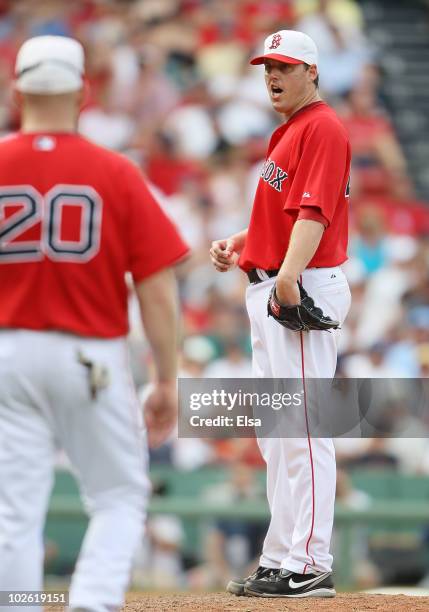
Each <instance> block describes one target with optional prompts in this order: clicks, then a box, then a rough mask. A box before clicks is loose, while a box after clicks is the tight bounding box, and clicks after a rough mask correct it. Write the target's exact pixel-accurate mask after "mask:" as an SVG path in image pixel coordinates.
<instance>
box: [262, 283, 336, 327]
mask: <svg viewBox="0 0 429 612" xmlns="http://www.w3.org/2000/svg"><path fill="white" fill-rule="evenodd" d="M298 287H299V292H300V294H301V304H298V305H296V306H283V305H282V304H280V302H279V301H278V299H277V295H276V286H275V285H273V288H272V289H271V292H270V297H269V298H268V304H267V310H268V316H269V317H273V319H275V320H276V321H277V323H280V325H283V327H286V329H290V330H291V331H310V330H319V331H329V330H331V329H338V328H339V326H340V324H339V322H338V321H333V320H332V319H331V318H330V317H328V316H326V315H325V314H324V313H323V310H322V309H321V308H318V307H317V306H316V305H315V304H314V300H313V298H311V297H310V296H309V295H308V293H307V292H306V290H305V289H304V287H303V286H302V285H301V283H298Z"/></svg>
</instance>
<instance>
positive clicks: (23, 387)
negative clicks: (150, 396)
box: [0, 330, 149, 612]
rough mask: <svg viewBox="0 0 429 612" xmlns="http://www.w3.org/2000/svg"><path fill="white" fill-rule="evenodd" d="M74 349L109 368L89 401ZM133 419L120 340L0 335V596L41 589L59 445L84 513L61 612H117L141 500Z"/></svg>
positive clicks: (140, 461)
mask: <svg viewBox="0 0 429 612" xmlns="http://www.w3.org/2000/svg"><path fill="white" fill-rule="evenodd" d="M78 351H81V353H82V355H83V356H84V357H85V358H86V359H89V360H92V361H93V362H96V363H99V364H103V366H105V367H106V368H107V369H108V372H109V376H110V383H109V385H108V386H107V387H106V388H103V389H100V390H99V391H98V393H97V397H96V399H92V398H91V394H90V388H89V371H88V368H87V367H85V366H84V365H82V364H81V363H79V361H78V357H77V356H78ZM142 421H143V419H142V411H141V408H140V406H139V403H138V400H137V397H136V395H135V392H134V387H133V384H132V381H131V378H130V375H129V373H128V367H127V350H126V343H125V340H124V339H123V338H121V339H114V340H98V339H83V338H78V337H77V336H71V335H68V334H62V333H54V332H32V331H27V330H2V331H0V560H1V562H0V590H8V591H9V590H40V589H42V588H43V527H44V522H45V515H46V510H47V507H48V502H49V496H50V492H51V488H52V483H53V466H54V460H55V453H56V449H57V448H59V447H62V448H63V449H64V450H65V451H66V453H67V455H68V457H69V459H70V461H71V463H72V466H73V468H74V471H75V474H76V476H77V479H78V482H79V485H80V489H81V492H82V496H83V499H84V503H85V506H86V509H87V511H88V512H89V515H90V522H89V526H88V530H87V532H86V535H85V538H84V541H83V545H82V548H81V551H80V555H79V559H78V561H77V565H76V569H75V572H74V574H73V577H72V582H71V587H70V607H71V608H74V607H84V608H87V609H89V610H91V611H93V612H113V611H116V610H119V609H120V608H121V606H122V604H123V602H124V596H125V591H126V588H127V586H128V583H129V579H130V572H131V564H132V560H133V556H134V552H135V549H136V547H137V546H138V544H139V543H140V542H141V539H142V537H143V526H144V519H145V509H146V502H147V498H148V493H149V481H148V478H147V475H146V474H147V456H146V443H145V442H146V441H145V430H144V427H143V423H142ZM36 609H37V608H35V607H34V606H33V607H29V608H28V610H29V611H32V612H34V611H35V610H36ZM21 610H22V608H21Z"/></svg>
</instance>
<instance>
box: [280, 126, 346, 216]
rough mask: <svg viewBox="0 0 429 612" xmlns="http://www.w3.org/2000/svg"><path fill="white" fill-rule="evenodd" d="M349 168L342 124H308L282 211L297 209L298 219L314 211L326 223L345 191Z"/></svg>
mask: <svg viewBox="0 0 429 612" xmlns="http://www.w3.org/2000/svg"><path fill="white" fill-rule="evenodd" d="M349 167H350V147H349V144H348V140H347V136H346V134H345V132H344V131H343V129H342V127H341V126H340V125H338V126H337V125H336V124H335V123H334V122H331V121H326V122H323V123H319V124H317V125H313V126H310V128H309V130H308V133H307V134H306V136H305V137H304V141H303V148H302V154H301V156H300V159H299V162H298V166H297V168H296V171H295V173H294V177H293V181H292V185H291V188H290V191H289V193H288V196H287V199H286V202H285V205H284V210H285V211H286V212H288V210H293V211H296V210H297V209H299V215H298V216H299V218H301V219H303V218H304V219H305V218H310V219H311V218H312V216H311V215H312V214H314V213H315V212H316V213H317V212H318V213H319V214H320V215H321V218H323V219H324V220H325V221H326V224H325V223H324V224H325V225H329V224H330V223H331V221H332V218H333V216H334V213H335V209H336V206H337V204H338V201H339V198H340V195H341V193H342V192H344V193H345V190H346V185H347V179H348V171H349ZM307 211H308V212H307Z"/></svg>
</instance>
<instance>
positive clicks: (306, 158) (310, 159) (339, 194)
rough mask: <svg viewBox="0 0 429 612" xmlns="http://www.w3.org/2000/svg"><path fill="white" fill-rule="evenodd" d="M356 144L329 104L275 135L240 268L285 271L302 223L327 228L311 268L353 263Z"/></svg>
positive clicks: (306, 111)
mask: <svg viewBox="0 0 429 612" xmlns="http://www.w3.org/2000/svg"><path fill="white" fill-rule="evenodd" d="M350 159H351V153H350V145H349V142H348V138H347V134H346V131H345V129H344V127H343V126H342V124H341V123H340V121H339V119H338V117H337V116H336V114H335V112H334V111H333V110H332V109H331V108H330V107H329V106H328V105H327V104H325V103H324V102H321V101H320V102H313V103H312V104H309V105H308V106H305V107H304V108H302V109H300V110H299V111H297V112H296V113H295V114H294V115H293V116H292V117H291V118H290V119H289V120H288V121H287V123H285V124H283V125H282V126H280V127H279V128H278V129H277V130H276V131H275V132H274V134H273V135H272V137H271V141H270V144H269V147H268V154H267V159H266V161H265V164H264V166H263V168H262V172H261V178H260V179H259V184H258V188H257V191H256V195H255V201H254V204H253V211H252V216H251V220H250V224H249V229H248V233H247V239H246V243H245V247H244V249H243V252H242V253H241V257H240V261H239V265H240V267H241V268H242V269H243V270H245V271H247V270H250V269H251V268H262V269H264V270H275V269H278V268H280V266H281V264H282V262H283V260H284V257H285V255H286V251H287V248H288V245H289V239H290V235H291V232H292V228H293V225H294V223H295V221H296V220H297V219H313V220H316V221H320V222H321V223H323V225H324V226H325V228H326V229H325V231H324V232H323V236H322V240H321V241H320V244H319V247H318V249H317V251H316V253H315V255H314V257H313V258H312V260H311V261H310V262H309V264H308V267H320V268H321V267H331V266H337V265H339V264H341V263H343V262H344V261H345V260H346V259H347V241H348V188H349V175H350Z"/></svg>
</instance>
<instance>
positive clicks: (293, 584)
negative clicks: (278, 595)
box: [289, 574, 326, 589]
mask: <svg viewBox="0 0 429 612" xmlns="http://www.w3.org/2000/svg"><path fill="white" fill-rule="evenodd" d="M324 578H326V574H322V575H321V576H315V577H314V578H310V580H304V582H294V580H293V578H291V579H290V580H289V586H290V588H291V589H299V588H300V587H304V586H308V585H309V584H318V583H319V582H321V581H322V580H323V579H324Z"/></svg>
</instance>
